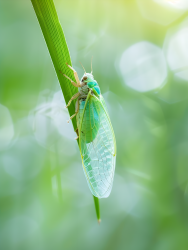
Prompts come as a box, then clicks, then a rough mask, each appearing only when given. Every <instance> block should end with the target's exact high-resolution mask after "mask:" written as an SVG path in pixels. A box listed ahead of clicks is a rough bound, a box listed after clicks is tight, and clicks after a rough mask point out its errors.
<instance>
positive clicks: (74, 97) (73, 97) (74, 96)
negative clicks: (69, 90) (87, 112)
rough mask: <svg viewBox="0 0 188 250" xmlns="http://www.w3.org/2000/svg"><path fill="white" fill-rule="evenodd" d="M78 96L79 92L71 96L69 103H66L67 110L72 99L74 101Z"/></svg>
mask: <svg viewBox="0 0 188 250" xmlns="http://www.w3.org/2000/svg"><path fill="white" fill-rule="evenodd" d="M79 95H80V92H78V93H76V94H74V95H73V96H72V98H71V99H70V101H69V102H68V104H67V106H66V108H68V106H69V105H70V104H71V102H72V101H73V100H74V99H76V98H77V97H78V96H79Z"/></svg>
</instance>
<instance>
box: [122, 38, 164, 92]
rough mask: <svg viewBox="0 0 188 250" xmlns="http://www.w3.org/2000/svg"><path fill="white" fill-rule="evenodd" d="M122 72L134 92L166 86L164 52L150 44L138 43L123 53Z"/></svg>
mask: <svg viewBox="0 0 188 250" xmlns="http://www.w3.org/2000/svg"><path fill="white" fill-rule="evenodd" d="M120 72H121V75H122V77H123V80H124V82H125V84H126V85H127V86H129V87H130V88H132V89H134V90H137V91H139V92H147V91H151V90H155V89H158V88H160V87H162V86H163V85H164V84H165V79H166V77H167V67H166V61H165V58H164V55H163V51H162V50H161V49H160V48H159V47H157V46H155V45H153V44H151V43H149V42H145V41H143V42H139V43H136V44H134V45H132V46H131V47H129V48H128V49H126V50H125V51H124V52H123V54H122V57H121V59H120Z"/></svg>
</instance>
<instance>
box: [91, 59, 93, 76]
mask: <svg viewBox="0 0 188 250" xmlns="http://www.w3.org/2000/svg"><path fill="white" fill-rule="evenodd" d="M92 59H93V56H92V57H91V74H92V73H93V69H92Z"/></svg>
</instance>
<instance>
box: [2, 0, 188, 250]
mask: <svg viewBox="0 0 188 250" xmlns="http://www.w3.org/2000/svg"><path fill="white" fill-rule="evenodd" d="M54 3H55V6H56V9H57V13H58V16H59V19H60V22H61V24H62V27H63V30H64V34H65V37H66V40H67V44H68V47H69V51H70V54H71V59H72V63H73V67H74V68H75V69H76V70H77V71H78V74H79V77H82V75H83V73H84V72H83V69H82V67H81V65H80V64H79V61H81V62H82V64H83V65H84V67H85V69H86V71H87V72H90V62H91V57H92V56H93V74H94V77H95V79H96V80H97V82H98V83H99V85H100V88H101V92H102V94H103V96H104V98H105V101H106V103H107V106H108V110H109V114H110V117H111V121H112V125H113V127H114V131H115V135H116V140H117V164H116V172H115V178H114V185H113V189H112V192H111V195H110V197H109V198H107V199H101V200H100V207H101V219H102V222H101V224H100V226H99V225H98V223H97V219H96V214H95V208H94V203H93V198H92V195H91V193H90V191H89V188H88V186H87V183H86V180H85V177H84V174H83V170H82V166H81V158H80V153H79V149H78V146H77V143H76V141H75V140H74V137H76V134H75V133H74V131H73V128H72V124H67V123H66V120H68V117H69V115H68V112H67V110H66V109H65V108H64V106H65V103H64V99H63V96H62V94H61V89H60V86H59V83H58V80H57V77H56V74H55V70H54V68H53V64H52V61H51V58H50V55H49V52H48V49H47V46H46V44H45V41H44V38H43V35H42V32H41V29H40V26H39V24H38V21H37V18H36V15H35V13H34V10H33V7H32V4H31V2H30V1H24V0H22V1H21V0H19V1H13V0H12V1H11V0H10V1H5V0H0V249H2V250H9V249H19V250H21V249H24V250H26V249H28V250H29V249H32V250H33V249H35V250H37V249H39V250H41V249H45V250H47V249H56V250H58V249H117V250H119V249H127V250H138V249H139V250H142V249H143V250H147V249H148V250H151V249H152V250H163V249H164V250H167V249H170V250H177V249H178V250H184V249H185V250H186V249H187V247H188V237H187V234H188V189H187V184H188V116H187V111H188V85H187V80H186V79H184V80H183V79H182V78H179V77H178V76H177V72H181V71H182V67H179V68H178V67H177V68H175V70H174V69H173V68H172V67H171V64H169V60H170V59H168V58H169V57H170V56H169V54H168V57H167V56H166V51H167V49H168V43H169V41H170V39H171V34H172V35H173V34H177V32H178V31H179V30H180V29H181V28H182V27H185V28H186V27H187V26H186V25H187V22H185V19H186V17H187V12H186V11H185V9H183V10H179V9H177V8H175V7H172V5H166V7H165V6H164V5H160V4H157V3H154V2H153V1H142V0H138V1H134V0H129V1H128V0H127V1H92V0H90V1H80V0H78V1H74V0H71V1H62V0H61V1H60V0H55V1H54ZM142 41H147V42H149V43H151V44H153V45H155V46H157V47H158V48H160V49H161V51H163V52H164V58H165V60H166V72H167V73H166V78H165V79H164V81H163V82H161V85H160V88H158V89H153V90H151V91H148V92H139V91H136V90H134V89H132V88H131V87H128V86H127V85H126V81H125V80H124V77H123V75H122V72H121V70H120V66H119V65H120V60H121V57H122V54H123V52H124V51H125V50H129V48H130V47H131V46H132V45H135V44H138V43H139V42H142ZM185 42H186V36H185V40H181V42H180V43H176V44H175V45H176V46H175V47H174V48H175V49H174V50H173V49H171V50H170V52H173V53H175V54H176V55H178V57H177V56H176V57H173V54H172V58H175V63H176V62H178V60H179V59H181V57H182V61H186V60H184V59H185V57H186V51H184V53H182V50H183V48H184V47H183V44H184V43H185ZM145 53H146V54H147V53H148V51H146V52H145ZM130 61H131V58H130ZM180 61H181V60H180ZM140 63H142V61H141V62H140ZM139 67H140V64H139V63H138V65H137V66H135V67H134V68H133V70H132V71H131V72H129V76H131V77H134V76H137V75H139V74H138V71H139V70H138V69H140V68H139ZM145 67H146V66H145ZM151 67H154V69H155V70H156V69H157V67H158V65H155V64H154V65H151ZM186 67H188V64H187V65H183V70H184V69H187V68H186ZM142 70H143V74H144V73H145V72H147V71H149V70H150V66H148V64H147V67H146V68H144V67H143V68H142ZM125 71H126V69H125ZM154 77H155V74H154ZM151 84H152V83H151ZM138 85H139V82H138ZM146 87H147V86H146Z"/></svg>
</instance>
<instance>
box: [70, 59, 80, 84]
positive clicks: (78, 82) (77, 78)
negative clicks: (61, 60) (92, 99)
mask: <svg viewBox="0 0 188 250" xmlns="http://www.w3.org/2000/svg"><path fill="white" fill-rule="evenodd" d="M67 66H68V67H69V68H70V69H71V70H72V71H73V72H74V77H75V79H76V82H77V85H79V87H80V80H79V77H78V73H77V72H76V70H75V69H73V68H72V67H71V66H70V65H68V64H67Z"/></svg>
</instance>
